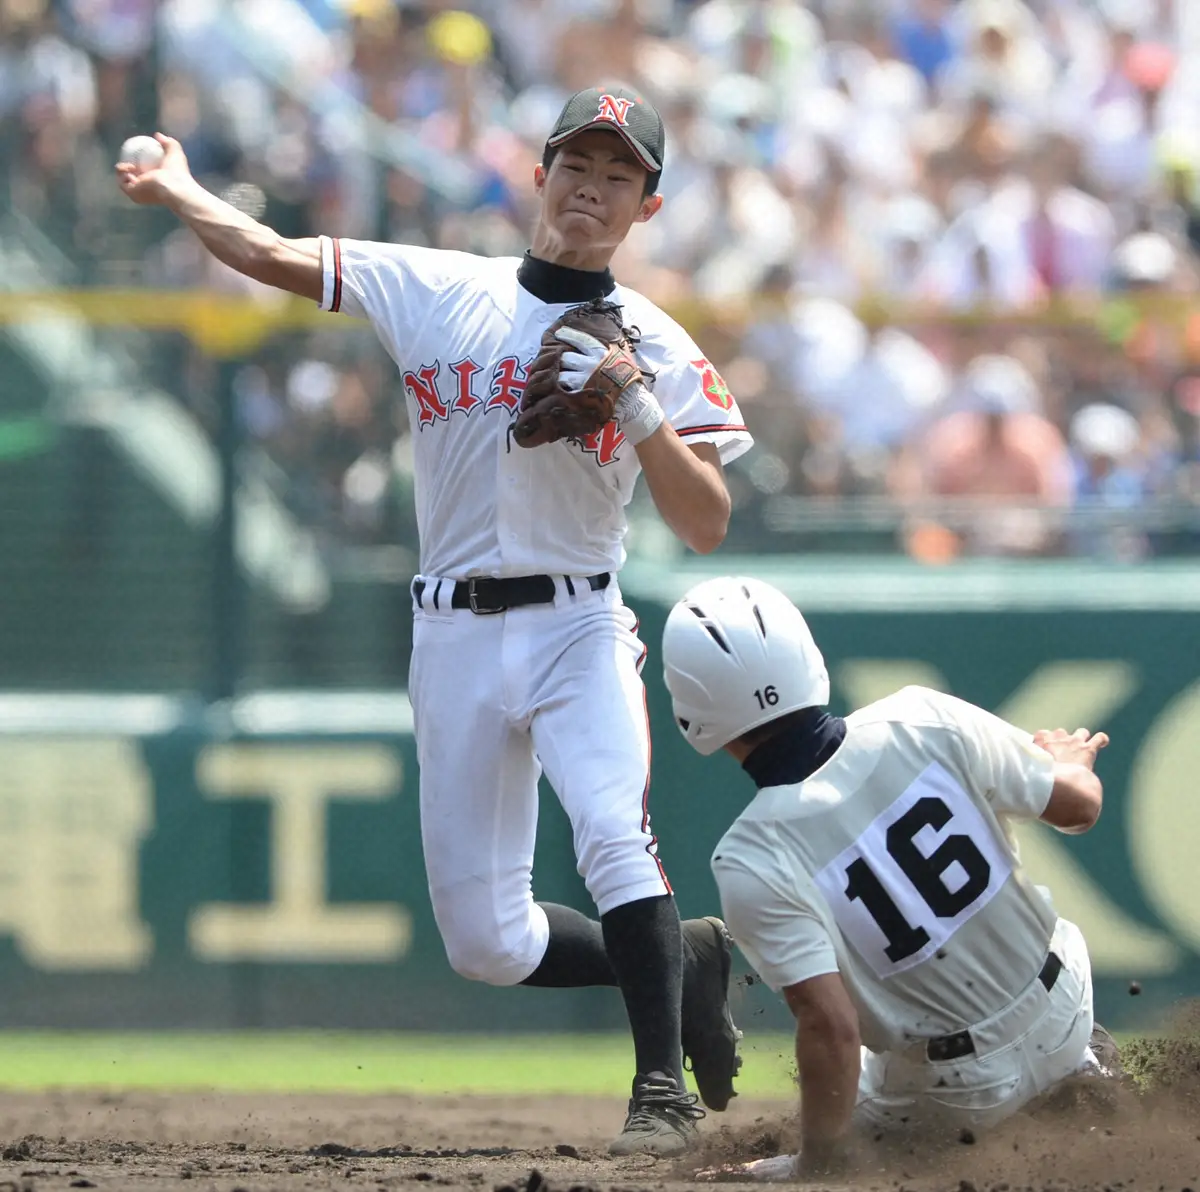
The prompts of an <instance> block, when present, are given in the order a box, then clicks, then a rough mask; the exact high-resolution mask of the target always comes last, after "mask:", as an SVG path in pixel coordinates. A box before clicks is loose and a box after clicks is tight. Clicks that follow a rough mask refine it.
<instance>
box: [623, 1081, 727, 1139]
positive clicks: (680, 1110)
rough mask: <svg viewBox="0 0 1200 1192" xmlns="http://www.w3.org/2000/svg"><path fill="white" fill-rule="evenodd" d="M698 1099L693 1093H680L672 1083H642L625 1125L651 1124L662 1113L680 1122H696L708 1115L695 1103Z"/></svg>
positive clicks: (660, 1116) (659, 1119) (660, 1118)
mask: <svg viewBox="0 0 1200 1192" xmlns="http://www.w3.org/2000/svg"><path fill="white" fill-rule="evenodd" d="M699 1100H700V1098H699V1097H697V1096H696V1094H695V1093H681V1092H679V1090H678V1089H676V1088H675V1086H674V1085H673V1084H644V1085H642V1086H641V1087H640V1088H639V1089H638V1091H637V1095H636V1096H635V1097H634V1098H633V1100H632V1102H631V1103H630V1107H629V1117H628V1119H627V1120H626V1122H625V1127H626V1129H628V1128H629V1127H630V1126H639V1125H647V1126H651V1125H653V1124H654V1123H655V1122H657V1121H661V1120H662V1118H663V1116H664V1115H669V1116H671V1117H673V1118H677V1119H678V1121H679V1123H680V1124H682V1123H685V1122H698V1121H699V1120H700V1119H701V1118H703V1117H707V1116H708V1115H707V1114H706V1113H705V1111H704V1110H703V1109H701V1108H700V1106H699V1105H698V1104H697V1102H698V1101H699Z"/></svg>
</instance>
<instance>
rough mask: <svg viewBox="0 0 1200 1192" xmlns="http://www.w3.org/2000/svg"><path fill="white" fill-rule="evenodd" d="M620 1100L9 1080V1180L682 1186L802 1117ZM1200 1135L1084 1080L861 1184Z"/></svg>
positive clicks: (1, 1137) (618, 1189)
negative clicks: (650, 1128) (286, 1092)
mask: <svg viewBox="0 0 1200 1192" xmlns="http://www.w3.org/2000/svg"><path fill="white" fill-rule="evenodd" d="M622 1108H623V1107H622V1105H621V1104H620V1103H619V1102H617V1101H614V1100H590V1099H583V1098H566V1097H560V1098H554V1099H533V1098H503V1099H502V1098H487V1097H454V1098H429V1099H421V1098H414V1097H352V1096H346V1097H331V1096H325V1095H322V1096H262V1095H255V1096H224V1095H215V1094H176V1095H160V1094H149V1093H147V1094H141V1093H128V1094H102V1093H39V1094H28V1095H19V1094H13V1093H8V1094H3V1095H0V1144H2V1145H3V1148H4V1149H3V1151H2V1152H0V1156H2V1157H0V1192H51V1190H57V1189H67V1188H86V1187H97V1188H102V1189H103V1188H109V1189H131V1190H146V1192H151V1190H152V1192H162V1190H165V1189H182V1190H186V1192H203V1190H212V1192H235V1190H237V1189H243V1190H244V1192H277V1190H278V1192H282V1190H285V1189H286V1190H287V1192H300V1190H301V1189H305V1190H308V1189H311V1190H318V1189H320V1190H323V1189H334V1188H336V1189H363V1188H371V1189H387V1190H392V1189H400V1190H403V1189H409V1190H410V1192H415V1190H416V1187H417V1186H418V1185H421V1184H434V1185H437V1186H439V1187H446V1188H455V1189H464V1190H471V1192H493V1190H495V1189H505V1188H507V1189H512V1190H515V1192H539V1190H540V1192H583V1190H584V1189H595V1190H597V1192H640V1190H642V1189H646V1190H650V1189H661V1188H668V1189H670V1190H671V1192H683V1189H685V1188H688V1187H696V1188H709V1189H711V1188H713V1185H712V1184H697V1183H696V1182H695V1180H694V1179H693V1178H692V1177H693V1175H694V1173H695V1171H696V1169H697V1167H698V1166H700V1165H703V1164H708V1163H712V1162H723V1161H725V1162H727V1161H729V1160H732V1159H746V1158H752V1157H754V1156H756V1155H761V1154H765V1153H769V1152H771V1151H773V1150H774V1149H775V1148H776V1147H777V1146H778V1145H779V1142H780V1140H781V1139H784V1140H786V1138H787V1136H788V1134H789V1132H790V1125H789V1122H788V1120H787V1118H786V1115H785V1112H784V1111H785V1109H786V1106H785V1105H781V1103H780V1102H778V1101H772V1102H759V1103H757V1104H754V1103H749V1102H745V1103H739V1102H737V1101H735V1102H734V1103H733V1105H732V1106H731V1108H730V1111H729V1112H728V1113H726V1114H724V1115H712V1116H711V1117H710V1118H709V1119H708V1120H707V1121H706V1122H705V1123H704V1129H705V1139H706V1145H705V1148H704V1150H703V1152H702V1153H701V1154H700V1155H699V1156H697V1157H695V1158H691V1159H689V1160H688V1161H687V1162H686V1163H678V1162H665V1161H664V1162H656V1161H654V1160H650V1159H623V1160H613V1159H609V1158H608V1157H607V1155H606V1154H605V1153H604V1146H605V1144H606V1143H607V1141H608V1139H609V1138H610V1136H611V1135H612V1134H613V1132H614V1131H615V1129H616V1128H618V1127H619V1124H620V1120H621V1115H622ZM1198 1136H1200V1112H1198V1107H1197V1102H1196V1101H1195V1099H1194V1098H1193V1097H1192V1095H1191V1093H1190V1092H1189V1091H1188V1090H1186V1089H1174V1090H1171V1089H1164V1090H1162V1091H1161V1093H1160V1094H1158V1095H1156V1096H1155V1097H1153V1098H1145V1097H1134V1096H1132V1095H1124V1094H1121V1095H1116V1094H1109V1093H1105V1095H1103V1096H1099V1097H1098V1096H1096V1095H1095V1093H1094V1091H1093V1090H1092V1089H1090V1088H1088V1087H1084V1088H1083V1089H1082V1090H1079V1089H1073V1090H1066V1091H1065V1092H1064V1093H1062V1094H1059V1095H1058V1096H1057V1097H1056V1098H1055V1099H1054V1100H1052V1101H1051V1102H1049V1103H1047V1104H1044V1105H1042V1106H1040V1107H1038V1108H1037V1110H1036V1111H1034V1112H1033V1113H1031V1114H1029V1115H1023V1116H1022V1117H1021V1118H1020V1119H1018V1120H1015V1121H1013V1122H1012V1123H1010V1124H1008V1125H1006V1126H1005V1127H1004V1128H1002V1129H1001V1130H999V1131H997V1132H996V1133H995V1134H993V1135H990V1136H989V1137H988V1138H986V1139H983V1140H980V1141H978V1142H975V1141H973V1140H970V1139H969V1138H968V1139H965V1140H957V1139H956V1140H953V1141H952V1142H950V1143H949V1144H948V1145H947V1146H946V1147H945V1148H944V1149H943V1150H941V1151H940V1152H937V1153H933V1152H931V1151H930V1150H929V1149H928V1148H924V1147H922V1148H920V1150H919V1152H918V1148H917V1147H915V1146H914V1147H912V1148H910V1152H911V1153H910V1152H904V1151H902V1152H901V1153H894V1154H892V1155H891V1156H890V1157H888V1158H886V1159H884V1158H882V1157H880V1156H876V1157H873V1158H872V1160H871V1162H870V1163H869V1164H868V1167H867V1169H866V1170H864V1171H863V1173H862V1174H861V1175H859V1176H858V1177H856V1178H855V1179H854V1181H853V1182H852V1183H851V1184H850V1185H848V1187H849V1188H851V1189H864V1190H865V1189H877V1190H879V1192H891V1190H898V1189H902V1190H904V1192H1020V1190H1022V1189H1029V1190H1031V1192H1073V1190H1074V1189H1089V1190H1090V1189H1095V1190H1096V1192H1142V1190H1143V1189H1144V1190H1145V1192H1157V1190H1159V1189H1162V1190H1163V1192H1179V1190H1181V1189H1197V1188H1200V1138H1198ZM535 1171H536V1172H537V1173H540V1175H539V1176H537V1177H534V1178H533V1179H532V1181H531V1172H535ZM543 1182H544V1183H545V1186H543ZM843 1186H844V1187H845V1186H847V1185H843Z"/></svg>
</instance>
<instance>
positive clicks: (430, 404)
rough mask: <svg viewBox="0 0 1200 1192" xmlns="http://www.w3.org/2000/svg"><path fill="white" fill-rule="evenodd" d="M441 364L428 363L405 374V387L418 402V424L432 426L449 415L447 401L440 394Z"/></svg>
mask: <svg viewBox="0 0 1200 1192" xmlns="http://www.w3.org/2000/svg"><path fill="white" fill-rule="evenodd" d="M440 368H441V365H440V364H427V365H425V367H424V368H421V369H418V370H417V372H415V373H410V372H406V373H405V374H404V387H405V388H406V389H407V390H408V391H409V393H411V394H412V396H413V400H414V401H415V402H416V403H417V424H418V425H419V426H422V427H425V426H432V425H433V424H434V423H435V422H437V421H438V419H441V420H443V421H445V419H446V418H448V417H449V412H448V411H447V409H446V403H445V402H443V401H442V399H441V398H440V397H439V396H438V391H437V375H438V370H439V369H440Z"/></svg>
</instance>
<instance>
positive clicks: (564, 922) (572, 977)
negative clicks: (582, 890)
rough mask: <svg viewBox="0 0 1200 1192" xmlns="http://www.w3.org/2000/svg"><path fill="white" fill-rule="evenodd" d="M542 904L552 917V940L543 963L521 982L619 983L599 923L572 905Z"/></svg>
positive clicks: (552, 985) (557, 985)
mask: <svg viewBox="0 0 1200 1192" xmlns="http://www.w3.org/2000/svg"><path fill="white" fill-rule="evenodd" d="M539 905H540V906H541V908H542V910H544V911H545V912H546V918H547V919H549V920H550V942H549V943H548V944H547V945H546V955H545V956H543V957H542V962H541V964H539V965H538V966H537V968H535V969H534V970H533V972H532V973H530V974H529V976H528V977H526V978H525V980H524V981H522V982H521V984H522V985H536V986H540V987H542V988H545V989H577V988H578V987H579V986H581V985H616V983H617V977H616V974H615V973H614V972H613V968H612V965H611V964H609V962H608V953H607V952H606V951H605V948H604V932H603V930H602V929H601V927H600V924H599V923H597V922H596V920H595V919H589V918H588V917H587V915H581V914H580V913H579V912H578V911H575V910H572V909H571V908H570V907H569V906H560V905H559V904H558V903H556V902H543V903H539Z"/></svg>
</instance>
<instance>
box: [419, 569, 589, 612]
mask: <svg viewBox="0 0 1200 1192" xmlns="http://www.w3.org/2000/svg"><path fill="white" fill-rule="evenodd" d="M563 581H564V582H565V584H566V586H567V595H568V596H574V595H575V581H574V580H573V579H572V578H571V577H570V576H569V575H564V576H563ZM450 582H451V581H448V580H447V581H439V582H438V583H437V584H436V585H435V586H434V589H433V593H432V595H431V597H430V603H431V604H432V605H433V607H434V608H441V607H443V604H442V602H443V601H444V600H445V599H446V595H449V597H450V607H451V608H469V609H470V610H471V611H472V612H473V613H476V614H478V615H479V616H481V617H482V616H489V615H491V614H492V613H502V612H504V611H505V610H507V609H510V608H521V607H522V605H526V604H553V603H554V593H555V584H554V577H553V576H551V575H514V576H510V577H509V578H507V579H497V578H495V577H493V576H489V575H473V576H472V577H471V578H470V579H459V580H454V581H453V587H452V588H451V589H450V591H449V593H445V592H443V588H448V587H450ZM611 582H612V576H611V575H610V574H609V573H608V572H607V571H604V572H601V573H600V574H599V575H589V576H587V585H588V587H589V588H591V590H592V591H593V592H601V591H603V590H604V589H605V588H607V587H608V585H609V584H610V583H611ZM428 587H429V584H428V583H426V581H425V580H423V579H415V580H413V586H412V591H413V599H415V600H416V602H417V607H418V608H424V607H425V591H426V589H427V588H428Z"/></svg>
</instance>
